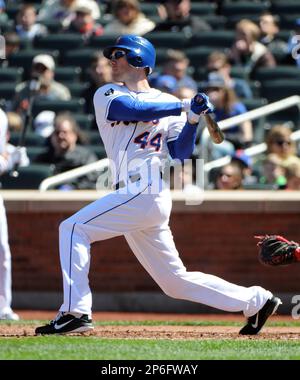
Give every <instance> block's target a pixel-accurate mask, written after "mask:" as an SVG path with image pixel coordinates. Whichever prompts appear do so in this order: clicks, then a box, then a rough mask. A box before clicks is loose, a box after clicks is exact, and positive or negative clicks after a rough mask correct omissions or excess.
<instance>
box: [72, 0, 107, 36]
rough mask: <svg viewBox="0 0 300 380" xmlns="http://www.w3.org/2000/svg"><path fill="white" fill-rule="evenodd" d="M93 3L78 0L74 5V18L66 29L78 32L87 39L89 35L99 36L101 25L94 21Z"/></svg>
mask: <svg viewBox="0 0 300 380" xmlns="http://www.w3.org/2000/svg"><path fill="white" fill-rule="evenodd" d="M92 4H93V3H92V2H91V1H80V2H78V3H77V4H76V5H75V8H74V10H75V18H74V20H73V21H72V22H71V24H70V26H69V28H68V29H67V30H66V31H67V32H70V33H80V34H81V35H82V36H83V37H84V38H85V40H86V41H87V40H88V39H89V38H90V37H94V36H101V35H102V34H103V27H102V26H101V25H100V24H97V23H96V22H95V19H94V17H93V5H92Z"/></svg>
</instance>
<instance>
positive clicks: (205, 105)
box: [188, 92, 214, 124]
mask: <svg viewBox="0 0 300 380" xmlns="http://www.w3.org/2000/svg"><path fill="white" fill-rule="evenodd" d="M213 110H214V106H213V105H212V104H211V102H210V101H209V97H208V96H207V95H205V94H204V93H203V92H199V93H198V94H197V95H196V96H195V97H194V98H193V99H192V101H191V109H190V111H189V112H188V122H189V123H191V124H198V123H199V119H200V115H201V114H206V113H212V112H213Z"/></svg>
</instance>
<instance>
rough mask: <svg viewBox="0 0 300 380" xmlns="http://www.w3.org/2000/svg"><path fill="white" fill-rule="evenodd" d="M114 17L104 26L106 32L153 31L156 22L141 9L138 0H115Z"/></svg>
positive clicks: (133, 32) (113, 6)
mask: <svg viewBox="0 0 300 380" xmlns="http://www.w3.org/2000/svg"><path fill="white" fill-rule="evenodd" d="M112 13H113V16H114V19H113V20H112V21H111V22H110V23H108V24H107V25H106V27H105V28H104V30H105V33H106V34H109V33H111V34H136V35H138V36H143V35H144V34H146V33H148V32H151V31H152V30H153V29H154V27H155V23H154V22H153V21H151V20H150V19H148V18H147V17H146V16H145V15H144V14H143V13H142V12H141V11H140V5H139V2H138V1H137V0H115V1H114V2H113V5H112Z"/></svg>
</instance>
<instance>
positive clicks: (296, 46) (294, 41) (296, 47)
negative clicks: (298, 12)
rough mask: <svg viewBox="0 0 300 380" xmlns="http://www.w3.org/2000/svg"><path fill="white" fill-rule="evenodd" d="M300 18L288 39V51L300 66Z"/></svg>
mask: <svg viewBox="0 0 300 380" xmlns="http://www.w3.org/2000/svg"><path fill="white" fill-rule="evenodd" d="M299 36H300V18H297V19H296V21H295V29H294V30H293V32H292V34H291V36H290V38H289V41H288V52H289V53H290V55H291V57H292V59H293V61H296V65H297V66H299V67H300V37H299Z"/></svg>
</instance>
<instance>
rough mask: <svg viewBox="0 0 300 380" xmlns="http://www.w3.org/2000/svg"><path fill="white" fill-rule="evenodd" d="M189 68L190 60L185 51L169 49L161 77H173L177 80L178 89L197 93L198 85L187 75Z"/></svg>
mask: <svg viewBox="0 0 300 380" xmlns="http://www.w3.org/2000/svg"><path fill="white" fill-rule="evenodd" d="M188 67H189V59H188V58H187V56H186V55H185V54H184V52H183V51H180V50H173V49H168V50H167V53H166V60H165V62H164V64H163V72H162V73H161V75H171V76H173V77H174V78H176V80H177V87H178V88H179V87H188V88H191V89H192V90H195V91H197V90H198V86H197V83H196V82H195V81H194V79H193V78H192V77H191V76H190V75H188V74H187V69H188ZM153 79H154V77H153Z"/></svg>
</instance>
